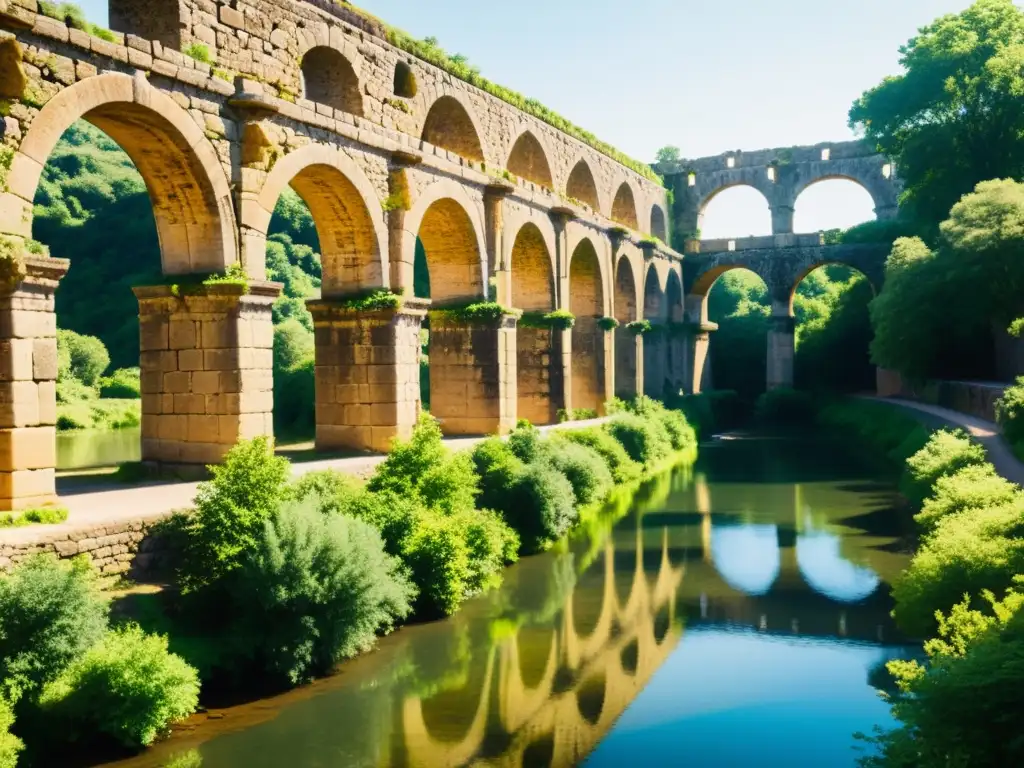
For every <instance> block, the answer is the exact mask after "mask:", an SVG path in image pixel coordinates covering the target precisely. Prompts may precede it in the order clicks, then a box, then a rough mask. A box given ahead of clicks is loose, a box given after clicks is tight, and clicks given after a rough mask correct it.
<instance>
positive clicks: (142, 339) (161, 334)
mask: <svg viewBox="0 0 1024 768" xmlns="http://www.w3.org/2000/svg"><path fill="white" fill-rule="evenodd" d="M139 345H140V349H142V350H143V351H153V352H155V351H159V350H162V349H170V322H169V321H168V320H167V318H166V317H163V316H161V315H156V316H153V315H143V316H142V317H140V318H139Z"/></svg>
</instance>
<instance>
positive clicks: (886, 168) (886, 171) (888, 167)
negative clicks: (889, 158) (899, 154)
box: [882, 163, 892, 179]
mask: <svg viewBox="0 0 1024 768" xmlns="http://www.w3.org/2000/svg"><path fill="white" fill-rule="evenodd" d="M882 176H884V177H885V178H887V179H891V178H892V163H886V164H885V165H883V166H882Z"/></svg>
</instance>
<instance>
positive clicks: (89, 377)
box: [57, 329, 110, 387]
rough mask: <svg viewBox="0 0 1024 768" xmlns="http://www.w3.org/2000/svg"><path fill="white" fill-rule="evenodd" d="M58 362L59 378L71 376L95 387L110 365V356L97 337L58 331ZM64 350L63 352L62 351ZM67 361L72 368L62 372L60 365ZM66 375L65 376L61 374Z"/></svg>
mask: <svg viewBox="0 0 1024 768" xmlns="http://www.w3.org/2000/svg"><path fill="white" fill-rule="evenodd" d="M57 347H58V352H57V362H58V377H59V378H66V376H67V375H70V376H72V377H74V378H76V379H78V380H79V381H80V382H82V383H83V384H85V385H86V386H87V387H95V386H96V385H97V384H98V383H99V380H100V376H102V375H103V372H104V371H105V370H107V366H109V365H110V354H109V353H108V352H107V348H106V347H105V346H104V344H103V342H102V341H100V340H99V339H97V338H96V337H95V336H84V335H82V334H80V333H75V332H74V331H66V330H63V329H62V330H58V331H57ZM61 348H63V350H64V351H63V352H62V351H61ZM64 361H67V363H68V365H69V366H70V367H69V368H68V369H67V370H66V371H63V372H62V371H61V370H60V364H61V363H62V362H64ZM61 373H64V374H65V376H63V377H62V376H61V375H60V374H61Z"/></svg>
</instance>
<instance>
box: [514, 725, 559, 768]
mask: <svg viewBox="0 0 1024 768" xmlns="http://www.w3.org/2000/svg"><path fill="white" fill-rule="evenodd" d="M554 759H555V737H554V736H553V735H552V734H550V733H546V734H544V735H543V736H541V737H540V738H537V739H534V740H533V741H531V742H530V744H529V745H528V746H527V747H526V749H524V750H523V763H522V765H523V768H548V766H550V765H551V764H552V762H553V761H554Z"/></svg>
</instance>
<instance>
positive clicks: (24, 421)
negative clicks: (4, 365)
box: [0, 381, 39, 428]
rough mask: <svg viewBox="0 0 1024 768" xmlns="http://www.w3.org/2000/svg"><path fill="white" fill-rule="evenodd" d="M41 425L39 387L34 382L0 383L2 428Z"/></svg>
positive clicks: (0, 418) (0, 420)
mask: <svg viewBox="0 0 1024 768" xmlns="http://www.w3.org/2000/svg"><path fill="white" fill-rule="evenodd" d="M38 423H39V385H38V384H36V383H35V382H33V381H9V382H0V428H4V427H30V426H35V425H36V424H38Z"/></svg>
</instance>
